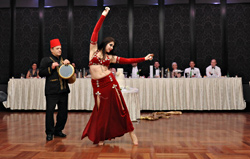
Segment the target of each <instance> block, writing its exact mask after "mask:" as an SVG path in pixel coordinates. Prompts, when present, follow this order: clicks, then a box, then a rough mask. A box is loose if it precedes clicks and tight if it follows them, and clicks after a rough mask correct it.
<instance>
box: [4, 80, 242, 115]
mask: <svg viewBox="0 0 250 159" xmlns="http://www.w3.org/2000/svg"><path fill="white" fill-rule="evenodd" d="M44 85H45V79H10V80H9V82H8V99H7V102H6V103H4V105H5V107H6V108H10V109H23V110H30V109H33V110H45V108H46V106H45V96H44ZM126 85H127V86H130V87H133V88H138V89H139V99H138V100H139V102H137V103H136V105H138V104H140V105H139V107H140V110H243V109H245V108H246V102H245V101H244V99H243V90H242V79H241V78H192V79H191V78H178V79H176V78H159V79H150V78H147V79H144V78H139V79H131V78H127V79H126ZM70 90H71V93H70V94H69V110H92V109H93V106H94V100H93V93H92V86H91V80H90V79H88V78H85V79H84V78H81V79H77V80H76V82H75V83H74V84H72V85H70ZM123 95H124V96H126V94H124V93H123ZM129 103H134V102H133V101H129Z"/></svg>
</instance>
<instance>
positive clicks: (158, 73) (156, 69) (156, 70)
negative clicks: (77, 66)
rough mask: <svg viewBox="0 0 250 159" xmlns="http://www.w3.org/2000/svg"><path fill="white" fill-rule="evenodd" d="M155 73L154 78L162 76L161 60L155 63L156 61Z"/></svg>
mask: <svg viewBox="0 0 250 159" xmlns="http://www.w3.org/2000/svg"><path fill="white" fill-rule="evenodd" d="M153 75H154V78H160V77H161V69H160V63H159V61H155V63H154V69H153Z"/></svg>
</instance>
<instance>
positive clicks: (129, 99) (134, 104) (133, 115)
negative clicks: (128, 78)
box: [122, 87, 141, 121]
mask: <svg viewBox="0 0 250 159" xmlns="http://www.w3.org/2000/svg"><path fill="white" fill-rule="evenodd" d="M122 95H123V97H124V100H125V102H126V105H127V108H128V111H129V114H130V119H131V121H137V119H139V118H140V115H141V112H140V111H141V109H140V100H139V90H138V89H137V88H130V87H128V88H126V89H122Z"/></svg>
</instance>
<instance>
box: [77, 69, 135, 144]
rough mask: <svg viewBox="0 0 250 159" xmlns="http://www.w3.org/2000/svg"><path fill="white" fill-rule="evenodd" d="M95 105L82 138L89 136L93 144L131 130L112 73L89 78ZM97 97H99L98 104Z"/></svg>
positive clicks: (127, 115)
mask: <svg viewBox="0 0 250 159" xmlns="http://www.w3.org/2000/svg"><path fill="white" fill-rule="evenodd" d="M91 82H92V86H93V94H94V98H95V106H94V109H93V112H92V114H91V117H90V119H89V121H88V124H87V125H86V127H85V129H84V131H83V134H82V138H81V139H83V138H85V137H86V136H88V137H89V139H90V140H91V141H93V142H94V144H97V143H99V141H104V140H108V139H109V140H111V139H113V138H115V137H120V136H123V135H124V134H125V133H127V132H130V131H133V130H134V127H133V124H132V122H131V120H130V117H129V113H128V109H127V106H126V104H125V101H124V98H123V96H122V93H121V89H120V87H119V84H118V82H117V81H116V79H115V77H114V76H113V74H112V73H110V74H109V75H107V76H105V77H104V78H101V79H98V80H93V79H92V80H91ZM97 99H100V104H99V106H98V104H97Z"/></svg>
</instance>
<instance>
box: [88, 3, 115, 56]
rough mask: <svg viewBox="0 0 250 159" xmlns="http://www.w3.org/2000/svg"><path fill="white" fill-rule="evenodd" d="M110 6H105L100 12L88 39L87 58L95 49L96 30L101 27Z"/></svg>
mask: <svg viewBox="0 0 250 159" xmlns="http://www.w3.org/2000/svg"><path fill="white" fill-rule="evenodd" d="M109 10H110V8H109V7H106V8H105V10H104V11H103V12H102V15H101V17H100V19H99V20H98V22H97V23H96V25H95V28H94V31H93V33H92V36H91V39H90V47H89V60H91V58H92V56H93V53H94V52H95V51H96V50H97V48H98V47H97V40H98V32H99V31H100V29H101V27H102V23H103V21H104V19H105V17H106V16H107V15H108V12H109Z"/></svg>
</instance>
